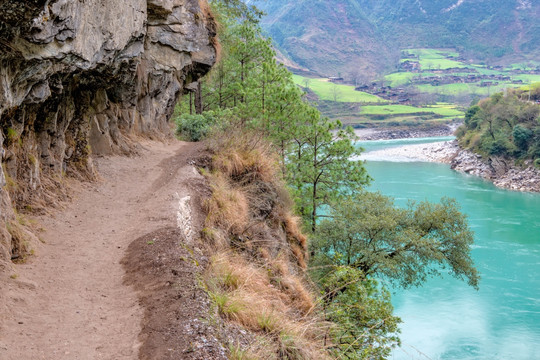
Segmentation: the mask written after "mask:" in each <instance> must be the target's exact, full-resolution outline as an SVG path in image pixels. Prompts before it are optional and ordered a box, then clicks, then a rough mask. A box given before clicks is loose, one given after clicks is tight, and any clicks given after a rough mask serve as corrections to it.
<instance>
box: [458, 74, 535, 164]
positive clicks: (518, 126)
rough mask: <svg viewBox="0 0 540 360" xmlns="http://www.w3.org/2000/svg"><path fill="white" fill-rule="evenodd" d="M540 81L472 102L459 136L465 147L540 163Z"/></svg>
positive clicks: (479, 151) (484, 152) (488, 153)
mask: <svg viewBox="0 0 540 360" xmlns="http://www.w3.org/2000/svg"><path fill="white" fill-rule="evenodd" d="M538 101H540V84H536V85H534V86H531V87H530V89H527V90H523V89H520V90H508V91H507V92H506V94H504V93H497V94H494V95H492V96H491V97H490V98H487V99H483V100H481V101H480V102H478V103H477V104H475V105H473V106H471V107H470V108H469V109H468V110H467V112H466V114H465V124H464V125H463V126H462V127H461V128H460V129H459V130H458V133H457V136H458V139H459V143H460V145H461V146H462V147H465V148H468V149H471V150H473V151H475V152H478V153H480V154H483V155H486V156H490V155H494V156H507V157H512V158H516V159H531V160H535V163H537V164H538V165H540V105H539V104H538Z"/></svg>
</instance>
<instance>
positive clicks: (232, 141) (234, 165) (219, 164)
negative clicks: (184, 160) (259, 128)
mask: <svg viewBox="0 0 540 360" xmlns="http://www.w3.org/2000/svg"><path fill="white" fill-rule="evenodd" d="M210 148H211V149H212V150H213V151H214V157H213V159H212V165H213V167H214V169H215V170H216V171H219V172H221V173H223V174H224V175H226V176H228V177H230V178H232V179H234V180H235V181H239V182H242V183H246V182H252V181H255V180H260V181H263V182H267V183H273V182H275V181H277V180H278V179H279V177H280V174H281V173H280V171H279V165H278V160H277V157H276V154H275V152H274V150H273V148H272V145H271V144H270V143H269V142H268V141H267V140H265V139H264V137H263V135H261V134H258V133H254V132H242V131H241V130H237V129H234V130H233V131H231V132H230V133H227V134H221V136H219V135H217V136H215V137H214V139H213V140H212V142H211V144H210Z"/></svg>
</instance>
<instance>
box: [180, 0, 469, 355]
mask: <svg viewBox="0 0 540 360" xmlns="http://www.w3.org/2000/svg"><path fill="white" fill-rule="evenodd" d="M213 5H214V7H215V8H216V9H217V10H218V11H219V12H220V13H221V14H222V15H221V18H220V21H221V24H222V28H221V30H220V31H221V34H220V37H221V39H222V47H223V58H222V59H221V62H220V63H219V64H218V65H217V66H216V67H215V68H214V70H213V72H212V73H211V74H210V75H209V76H208V77H207V78H206V80H205V81H204V82H202V83H200V85H199V86H198V87H197V89H196V91H195V94H194V96H190V97H189V98H186V100H185V101H184V103H183V104H181V105H180V107H179V111H178V118H177V119H176V121H177V124H178V128H179V130H180V132H181V134H182V135H183V136H187V137H190V138H191V139H193V140H195V139H201V138H203V137H204V136H205V135H206V137H207V139H208V140H207V141H208V144H209V157H208V159H207V161H205V162H204V163H203V164H202V165H203V167H204V170H203V173H204V174H205V176H206V178H207V179H208V182H209V184H210V188H211V194H209V195H208V199H207V200H206V202H205V204H204V206H205V208H206V210H207V213H208V216H207V219H206V224H205V225H206V227H205V229H204V231H203V237H204V239H205V240H206V243H207V244H208V246H209V248H210V249H211V251H212V252H213V253H214V254H215V255H214V257H213V259H212V262H211V266H210V267H209V269H208V274H207V276H206V279H205V284H206V287H207V291H208V292H209V294H210V297H211V298H212V299H213V302H214V306H215V308H216V312H217V313H218V314H219V315H220V316H221V317H222V318H223V319H226V320H227V321H229V322H230V325H231V326H237V327H238V326H239V327H241V328H242V329H243V331H245V332H246V333H247V334H248V335H246V336H247V339H245V341H243V342H239V343H236V344H229V345H230V346H229V347H230V357H231V358H236V359H240V358H255V359H318V358H350V359H373V358H378V359H385V358H388V356H390V354H391V349H392V348H393V347H395V346H397V345H398V344H399V338H398V332H399V329H398V324H399V322H400V319H399V318H398V317H396V316H395V315H393V314H392V311H393V309H392V305H391V303H390V295H389V292H388V291H387V290H386V288H385V286H383V283H381V282H379V281H380V280H381V279H383V278H386V279H389V280H392V281H395V282H396V283H397V284H400V285H401V286H416V285H420V284H421V283H422V282H423V281H424V280H425V279H426V278H427V277H428V276H429V275H432V274H434V273H436V271H435V268H436V265H437V264H439V265H441V264H442V265H443V266H447V267H448V269H449V272H450V273H452V274H454V275H455V276H457V277H459V278H463V279H464V280H467V281H468V282H469V283H470V284H471V285H473V286H477V283H478V274H477V273H476V270H475V269H474V267H473V266H472V261H471V258H470V255H469V251H470V245H471V243H472V233H471V232H470V229H469V228H468V225H467V221H466V219H465V217H464V216H463V215H462V214H461V213H460V212H459V209H458V207H457V206H456V204H455V203H453V202H451V201H446V200H445V201H443V202H442V203H441V204H429V203H422V204H418V206H417V207H411V208H410V209H409V210H400V209H396V208H395V207H394V206H393V202H392V200H391V199H388V198H386V197H384V196H382V195H380V194H369V193H366V192H365V190H364V187H365V185H366V184H368V183H369V181H370V180H371V179H370V178H369V176H368V175H367V173H366V171H365V168H364V166H363V162H362V161H359V160H357V155H358V154H359V151H360V149H358V148H357V147H356V146H355V144H354V141H355V140H356V138H355V135H354V132H353V131H352V129H351V128H348V127H347V128H344V127H343V126H342V124H341V123H340V122H339V121H335V120H330V119H328V118H325V117H322V116H321V114H320V113H319V111H317V110H316V109H315V108H313V107H312V106H311V105H310V104H309V103H308V102H306V101H305V98H304V94H303V93H302V91H301V90H300V88H299V87H298V86H297V85H296V84H295V82H294V81H293V78H292V76H291V74H290V73H289V72H288V71H287V70H286V69H285V68H284V67H283V66H281V65H278V64H276V61H275V59H274V52H273V50H272V49H271V46H270V41H269V40H268V39H265V38H264V37H262V36H261V33H260V28H259V27H258V24H257V22H256V21H255V20H256V15H255V14H254V13H253V12H252V11H250V10H249V9H246V8H245V7H242V5H241V3H238V4H237V5H238V6H236V7H233V8H232V9H233V10H234V9H236V10H238V9H240V10H241V11H240V13H241V14H240V16H239V15H238V14H231V2H230V1H217V0H216V1H215V2H214V3H213ZM233 5H234V2H233ZM190 111H191V112H195V113H196V114H190ZM205 121H206V122H205ZM373 198H376V201H372V200H370V199H373ZM351 204H357V205H358V206H360V207H361V206H364V207H365V208H367V209H368V210H369V211H361V210H362V209H364V208H360V210H359V211H357V212H355V213H354V214H353V216H351V217H349V218H347V217H346V214H347V213H346V212H344V211H345V210H344V209H347V210H352V209H356V207H354V206H350V205H351ZM342 206H345V207H344V208H342ZM295 214H298V217H296V216H295ZM397 215H400V216H401V217H400V216H397ZM390 218H392V219H393V221H398V220H399V219H402V220H403V222H402V223H400V224H399V225H400V226H399V227H398V228H399V229H401V230H402V231H401V232H399V231H396V228H397V227H396V226H393V225H392V224H393V222H391V221H387V220H389V219H390ZM344 223H347V224H349V225H351V226H350V227H347V226H344ZM429 224H431V225H429ZM329 229H333V230H332V231H331V232H328V231H329ZM302 230H303V231H302ZM366 233H368V234H379V236H382V237H381V238H377V242H376V243H377V244H379V245H380V246H381V248H388V247H389V246H394V251H392V252H390V253H386V254H383V253H381V254H378V255H377V256H375V254H374V253H373V252H372V251H371V245H370V244H374V243H375V242H373V241H372V240H373V239H370V238H368V237H366V236H365V234H366ZM304 234H307V235H308V236H306V235H304ZM405 235H408V236H409V237H407V236H405ZM308 237H309V238H310V239H312V240H313V239H315V241H313V242H312V243H311V245H310V243H309V242H308ZM328 241H331V242H332V243H333V244H334V245H335V244H337V243H342V244H345V245H343V246H342V245H340V246H334V245H332V246H328V244H329V243H328ZM347 248H348V249H349V250H352V249H355V250H354V253H351V252H349V253H348V254H347V252H346V251H344V250H345V249H347ZM308 253H309V254H311V257H309V256H308ZM345 258H349V260H350V261H344V259H345ZM368 265H369V266H368ZM391 268H393V269H394V271H393V272H392V271H390V269H391ZM375 269H381V271H375ZM382 269H386V270H388V271H384V270H382ZM397 269H399V270H397ZM306 270H307V271H306ZM402 270H403V271H402Z"/></svg>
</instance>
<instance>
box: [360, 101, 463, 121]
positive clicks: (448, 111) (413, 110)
mask: <svg viewBox="0 0 540 360" xmlns="http://www.w3.org/2000/svg"><path fill="white" fill-rule="evenodd" d="M420 113H426V114H429V113H431V114H436V115H440V116H443V117H448V118H450V117H451V118H455V117H462V116H463V111H460V110H458V109H456V107H455V106H454V105H449V104H441V105H432V106H426V107H415V106H409V105H367V106H362V109H361V114H363V115H406V114H420Z"/></svg>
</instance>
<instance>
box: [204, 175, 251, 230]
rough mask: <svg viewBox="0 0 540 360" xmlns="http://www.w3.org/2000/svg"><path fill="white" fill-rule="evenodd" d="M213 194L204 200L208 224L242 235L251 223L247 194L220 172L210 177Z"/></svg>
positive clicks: (208, 225)
mask: <svg viewBox="0 0 540 360" xmlns="http://www.w3.org/2000/svg"><path fill="white" fill-rule="evenodd" d="M210 187H211V189H212V195H211V196H210V198H208V199H206V201H205V202H204V204H203V205H204V208H205V210H206V212H207V214H208V215H207V218H206V225H207V227H209V228H212V227H220V228H222V229H224V230H225V231H227V232H230V233H231V234H234V235H240V234H241V233H242V232H243V231H244V229H245V228H246V227H247V226H248V223H249V204H248V201H247V198H246V195H245V194H244V193H243V192H242V191H240V190H238V189H235V188H233V186H232V185H231V184H230V182H229V181H228V180H227V179H226V178H225V177H224V176H221V175H219V174H217V175H213V176H211V177H210Z"/></svg>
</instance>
